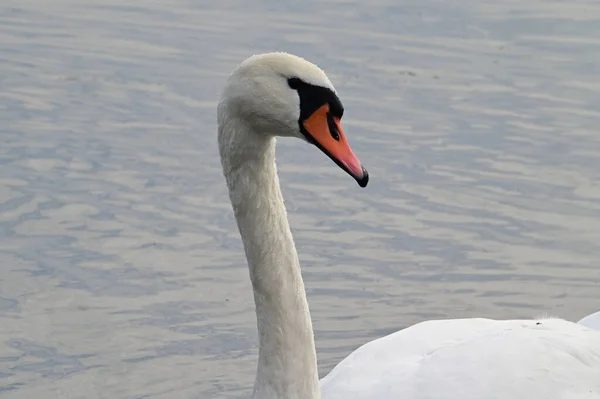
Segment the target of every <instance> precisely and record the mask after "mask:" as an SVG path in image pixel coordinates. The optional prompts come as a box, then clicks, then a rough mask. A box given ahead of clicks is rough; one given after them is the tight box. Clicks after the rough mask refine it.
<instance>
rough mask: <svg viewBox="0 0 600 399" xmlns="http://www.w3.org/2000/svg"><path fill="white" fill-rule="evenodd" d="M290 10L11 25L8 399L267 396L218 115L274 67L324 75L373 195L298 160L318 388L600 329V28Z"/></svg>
mask: <svg viewBox="0 0 600 399" xmlns="http://www.w3.org/2000/svg"><path fill="white" fill-rule="evenodd" d="M288 3H290V4H284V3H282V2H279V1H266V0H265V1H260V2H255V5H253V6H252V7H249V6H247V5H246V4H247V3H246V2H242V1H225V2H216V3H215V2H194V1H191V0H187V1H186V0H172V1H160V2H158V1H146V2H134V5H127V6H124V5H122V2H119V1H116V0H92V1H88V2H81V1H75V0H55V1H53V2H43V1H41V0H19V1H12V2H9V3H6V2H5V3H3V5H1V6H0V120H1V121H2V123H1V124H0V262H1V265H2V267H1V268H0V397H2V398H3V399H5V398H6V399H21V398H28V399H30V398H38V397H44V398H48V399H54V398H61V399H62V398H86V399H93V398H113V399H133V398H137V399H141V398H153V399H154V398H157V399H158V398H160V399H162V398H210V397H222V398H238V397H244V396H246V395H247V394H248V392H249V390H250V389H251V386H252V380H253V373H254V370H255V360H256V332H255V324H254V323H255V318H254V317H255V316H254V308H253V302H252V296H251V289H250V283H249V281H248V276H247V269H246V265H245V261H244V257H243V252H242V247H241V243H240V240H239V237H238V234H237V231H236V228H235V224H234V221H233V219H232V215H231V212H230V208H229V204H228V202H227V196H226V191H225V185H224V182H223V179H222V177H221V172H220V166H219V160H218V157H217V151H216V133H215V128H216V126H215V106H216V101H217V98H218V95H219V91H220V89H221V87H222V84H223V82H224V79H225V78H226V76H227V74H228V73H229V71H230V70H232V69H233V68H234V67H235V65H236V64H237V63H239V62H240V61H241V60H243V59H244V58H246V57H247V56H248V55H251V54H253V53H257V52H262V51H269V50H277V49H281V50H287V51H290V52H293V53H297V54H299V55H302V56H305V57H307V58H309V59H310V60H313V61H315V62H317V63H318V64H319V65H320V66H322V67H323V68H324V69H325V70H326V71H327V72H328V74H329V76H330V78H331V79H332V81H333V82H334V84H335V85H336V87H337V89H338V91H339V93H340V95H341V97H342V100H343V101H344V104H345V107H346V114H345V117H344V125H345V128H346V132H347V134H348V136H349V139H350V141H351V144H352V146H353V148H354V150H355V152H356V153H357V154H358V156H359V157H360V158H361V160H362V162H363V163H364V164H365V165H366V166H367V168H368V169H369V172H370V174H371V177H372V179H371V183H370V185H369V187H368V188H367V189H364V190H363V189H359V188H358V187H357V186H356V184H355V183H354V182H353V181H352V179H351V178H349V177H348V176H346V175H345V174H344V172H342V171H341V170H339V169H338V168H337V167H335V165H333V164H332V163H331V162H330V161H329V160H328V159H327V158H326V157H324V156H323V155H322V154H320V153H319V152H318V151H315V149H314V148H311V147H308V146H307V145H305V144H303V143H301V142H298V141H293V140H281V141H280V143H279V146H278V160H279V165H280V173H281V180H282V185H283V190H284V195H285V197H286V204H287V206H288V209H289V213H290V221H291V223H292V227H293V231H294V234H295V237H296V241H297V245H298V249H299V251H300V258H301V262H302V264H303V267H304V276H305V279H306V283H307V290H308V295H309V301H310V304H311V310H312V316H313V320H314V325H315V329H316V339H317V349H318V353H319V363H320V371H321V374H325V373H326V372H328V371H329V370H330V369H331V368H332V367H333V365H334V364H336V363H337V362H338V361H339V360H341V359H342V358H343V357H344V356H345V355H347V354H348V353H349V352H350V351H351V350H352V349H354V348H356V347H357V346H358V345H360V344H361V343H364V342H366V341H368V340H370V339H373V338H376V337H378V336H380V335H382V334H385V333H388V332H391V331H394V330H396V329H399V328H402V327H405V326H407V325H410V324H412V323H415V322H418V321H421V320H424V319H428V318H436V317H466V316H488V317H498V318H508V317H529V316H536V315H541V314H544V313H550V314H553V315H556V316H561V317H566V318H569V319H573V320H577V319H579V318H580V317H582V316H584V315H585V314H587V313H590V312H592V311H595V310H598V309H600V294H599V292H600V269H599V266H598V259H600V245H599V242H600V201H599V199H600V177H599V166H598V165H600V164H599V163H598V158H599V157H600V136H599V135H598V126H600V111H599V105H600V94H599V93H600V85H599V84H598V82H597V81H598V79H597V78H598V76H599V73H600V3H598V2H593V1H576V2H562V1H548V0H543V1H542V0H538V1H527V2H524V1H520V2H512V1H504V2H477V1H466V0H462V1H458V2H453V3H452V5H450V3H449V2H445V1H427V2H421V1H413V2H408V1H405V2H402V3H401V4H398V2H397V1H391V0H378V1H377V2H369V3H368V5H367V3H365V2H358V1H354V2H353V1H333V2H326V3H321V2H315V1H313V2H303V3H291V2H288Z"/></svg>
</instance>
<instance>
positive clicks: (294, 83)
mask: <svg viewBox="0 0 600 399" xmlns="http://www.w3.org/2000/svg"><path fill="white" fill-rule="evenodd" d="M301 84H302V81H301V80H300V79H298V78H289V79H288V86H290V88H291V89H294V90H298V89H299V88H300V85H301Z"/></svg>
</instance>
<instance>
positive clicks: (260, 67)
mask: <svg viewBox="0 0 600 399" xmlns="http://www.w3.org/2000/svg"><path fill="white" fill-rule="evenodd" d="M290 77H298V78H300V79H303V80H304V81H306V82H308V83H311V84H314V85H321V86H324V87H329V88H331V89H333V86H332V85H331V82H330V81H329V79H327V76H325V73H324V72H323V71H322V70H321V69H320V68H318V67H317V66H315V65H313V64H311V63H309V62H308V61H305V60H303V59H301V58H299V57H296V56H292V55H290V54H285V53H270V54H262V55H257V56H254V57H251V58H249V59H248V60H246V61H244V62H243V63H242V64H241V65H240V67H239V68H238V69H237V70H236V71H234V72H233V74H232V75H231V77H230V78H229V80H228V83H227V85H226V87H225V90H224V92H223V96H222V99H221V102H220V104H219V109H218V122H219V151H220V154H221V161H222V164H223V172H224V175H225V178H226V180H227V185H228V187H229V195H230V199H231V202H232V206H233V210H234V213H235V216H236V220H237V223H238V227H239V230H240V234H241V236H242V240H243V242H244V249H245V251H246V257H247V260H248V266H249V269H250V278H251V280H252V287H253V289H254V301H255V304H256V313H257V324H258V330H259V360H258V368H257V374H256V379H255V384H254V394H253V397H254V398H255V399H318V398H320V397H321V395H322V397H323V398H324V399H367V398H369V399H372V398H377V399H386V398H397V399H483V398H485V399H525V398H527V399H529V398H534V399H582V398H600V332H599V331H596V330H594V328H595V329H598V330H600V312H598V313H596V314H594V315H590V316H588V317H587V318H584V319H582V320H581V321H580V323H579V324H577V323H572V322H568V321H565V320H561V319H552V318H545V319H538V320H507V321H497V320H489V319H460V320H437V321H427V322H423V323H419V324H417V325H414V326H412V327H409V328H406V329H404V330H401V331H398V332H396V333H394V334H391V335H388V336H386V337H383V338H379V339H376V340H374V341H372V342H369V343H367V344H365V345H364V346H362V347H360V348H358V349H357V350H356V351H354V352H353V353H351V354H350V355H349V356H348V357H347V358H345V359H344V360H343V361H342V362H341V363H339V364H338V365H337V366H336V367H335V368H334V369H333V370H332V371H331V373H329V375H327V376H326V377H325V378H323V380H322V381H320V382H319V381H318V378H317V360H316V353H315V345H314V338H313V329H312V322H311V319H310V314H309V310H308V303H307V301H306V294H305V291H304V283H303V281H302V276H301V273H300V265H299V262H298V256H297V253H296V248H295V245H294V241H293V238H292V234H291V232H290V228H289V224H288V220H287V216H286V211H285V207H284V205H283V197H282V195H281V190H280V188H279V179H278V177H277V171H276V167H275V138H274V136H293V137H302V135H301V134H300V132H299V127H298V118H299V105H300V104H299V99H298V95H297V93H296V92H294V90H292V89H291V88H290V87H289V86H288V84H287V79H288V78H290Z"/></svg>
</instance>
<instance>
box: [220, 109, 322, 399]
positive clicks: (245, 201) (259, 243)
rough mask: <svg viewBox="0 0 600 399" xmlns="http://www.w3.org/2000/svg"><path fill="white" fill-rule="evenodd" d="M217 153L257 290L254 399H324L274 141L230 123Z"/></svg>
mask: <svg viewBox="0 0 600 399" xmlns="http://www.w3.org/2000/svg"><path fill="white" fill-rule="evenodd" d="M220 122H221V121H220ZM219 149H220V153H221V161H222V165H223V171H224V175H225V178H226V180H227V185H228V187H229V196H230V199H231V203H232V206H233V211H234V214H235V218H236V220H237V224H238V228H239V231H240V234H241V236H242V241H243V243H244V250H245V252H246V258H247V260H248V266H249V269H250V279H251V280H252V288H253V290H254V302H255V305H256V317H257V324H258V336H259V358H258V369H257V372H256V380H255V382H254V394H253V398H255V399H320V397H321V394H320V391H319V381H318V373H317V356H316V351H315V342H314V335H313V328H312V322H311V319H310V313H309V309H308V302H307V300H306V293H305V290H304V282H303V281H302V275H301V273H300V263H299V261H298V254H297V252H296V248H295V245H294V240H293V238H292V233H291V231H290V226H289V223H288V220H287V215H286V210H285V206H284V204H283V197H282V195H281V189H280V187H279V178H278V176H277V168H276V166H275V139H274V138H272V137H267V136H266V135H263V134H260V133H257V132H254V131H252V130H251V129H250V128H248V127H247V126H245V125H244V123H243V122H242V121H239V120H232V119H226V118H224V120H223V121H222V123H220V124H219Z"/></svg>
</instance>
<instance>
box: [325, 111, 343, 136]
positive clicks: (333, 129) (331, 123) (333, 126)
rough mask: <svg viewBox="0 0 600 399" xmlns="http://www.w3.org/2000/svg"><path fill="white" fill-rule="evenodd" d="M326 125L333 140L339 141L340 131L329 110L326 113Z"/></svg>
mask: <svg viewBox="0 0 600 399" xmlns="http://www.w3.org/2000/svg"><path fill="white" fill-rule="evenodd" d="M327 125H328V126H329V133H330V134H331V137H333V139H334V140H335V141H340V131H339V130H338V127H337V123H335V120H334V119H333V115H332V114H331V112H328V113H327Z"/></svg>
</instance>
